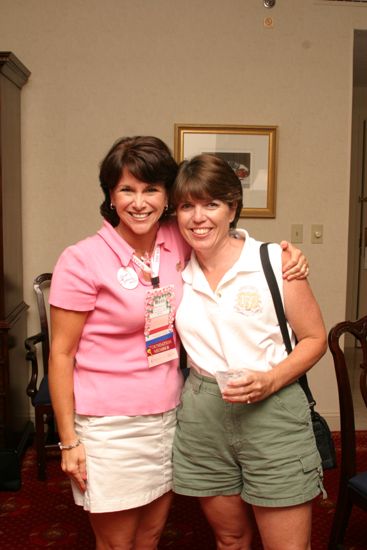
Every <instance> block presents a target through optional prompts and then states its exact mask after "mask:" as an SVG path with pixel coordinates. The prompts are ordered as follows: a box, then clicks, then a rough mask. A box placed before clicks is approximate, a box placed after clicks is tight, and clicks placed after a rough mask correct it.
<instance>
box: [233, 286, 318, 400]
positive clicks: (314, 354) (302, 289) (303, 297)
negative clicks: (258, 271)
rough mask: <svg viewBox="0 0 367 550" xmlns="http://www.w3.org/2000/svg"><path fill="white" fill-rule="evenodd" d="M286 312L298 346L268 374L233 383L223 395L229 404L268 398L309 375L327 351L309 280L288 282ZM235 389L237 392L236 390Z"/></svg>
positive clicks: (263, 373) (258, 374)
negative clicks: (307, 373)
mask: <svg viewBox="0 0 367 550" xmlns="http://www.w3.org/2000/svg"><path fill="white" fill-rule="evenodd" d="M283 288H284V303H285V313H286V317H287V319H288V322H289V324H290V325H291V327H292V329H293V331H294V332H295V334H296V336H297V340H298V344H297V345H296V347H295V348H294V350H293V351H292V353H291V354H290V355H288V356H287V357H286V358H285V359H284V360H283V361H281V362H280V363H279V364H278V365H277V366H276V367H275V368H273V369H271V370H270V371H268V372H255V371H254V373H253V374H252V373H251V375H250V376H248V378H247V379H246V380H242V381H241V379H239V380H238V381H233V382H231V383H230V385H231V389H228V390H226V392H225V394H223V396H224V397H225V398H226V399H227V400H228V401H236V402H247V401H248V400H249V399H250V400H251V401H260V400H262V399H265V398H266V397H268V396H269V395H271V394H272V393H274V392H276V391H278V390H279V389H280V388H283V387H284V386H287V385H288V384H291V383H292V382H294V381H295V380H297V379H298V378H299V377H300V376H302V374H304V373H305V372H307V371H308V370H309V369H310V368H311V367H312V366H313V365H314V364H315V363H316V362H317V361H318V360H319V359H320V358H321V357H322V356H323V355H324V353H325V351H326V331H325V326H324V322H323V319H322V316H321V312H320V308H319V306H318V304H317V302H316V300H315V298H314V296H313V293H312V291H311V288H310V286H309V284H308V282H307V281H306V280H293V281H291V282H290V281H284V287H283ZM232 387H233V389H232Z"/></svg>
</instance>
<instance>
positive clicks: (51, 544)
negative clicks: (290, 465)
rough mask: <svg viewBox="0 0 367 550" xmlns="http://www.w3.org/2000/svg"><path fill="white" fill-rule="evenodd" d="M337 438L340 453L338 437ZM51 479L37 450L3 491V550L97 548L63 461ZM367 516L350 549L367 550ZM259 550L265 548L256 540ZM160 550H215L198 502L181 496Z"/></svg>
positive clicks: (325, 530) (321, 526) (317, 534)
mask: <svg viewBox="0 0 367 550" xmlns="http://www.w3.org/2000/svg"><path fill="white" fill-rule="evenodd" d="M334 435H335V437H334V438H335V442H336V445H337V449H338V447H339V437H338V434H334ZM358 455H359V457H360V460H361V463H360V468H361V469H363V470H367V432H360V433H359V452H358ZM48 474H49V477H48V480H47V481H38V480H37V478H36V461H35V453H34V450H33V449H28V450H27V451H26V453H25V456H24V459H23V464H22V488H21V489H20V490H19V491H17V492H5V491H4V492H0V548H1V549H2V550H37V549H38V550H41V549H42V548H51V549H55V548H56V549H57V548H59V549H61V550H62V549H64V550H66V549H68V550H93V549H94V548H95V546H94V537H93V534H92V532H91V529H90V527H89V523H88V518H87V515H86V514H85V513H84V512H83V511H82V510H80V509H79V507H76V506H75V505H74V502H73V499H72V496H71V490H70V487H69V482H68V480H67V479H66V478H65V476H64V475H63V473H62V472H61V470H60V468H59V460H58V457H57V456H55V458H54V459H51V460H49V461H48ZM337 484H338V470H337V469H335V470H327V471H326V472H325V487H326V490H327V492H328V499H327V500H322V498H321V497H320V498H318V499H316V500H315V502H314V514H313V530H312V550H326V549H327V541H328V536H329V530H330V526H331V522H332V518H333V513H334V505H335V498H336V494H337ZM366 520H367V516H366V514H365V513H364V512H362V511H360V510H359V509H357V508H354V509H353V512H352V517H351V520H350V522H349V527H348V532H347V537H346V540H345V550H366V549H367V529H366ZM253 548H254V550H261V549H262V546H261V543H260V542H259V539H258V538H257V539H256V541H255V543H254V546H253ZM159 549H160V550H189V549H190V550H215V544H214V539H213V536H212V534H211V531H210V529H209V527H208V525H207V523H206V521H205V519H204V518H203V516H202V513H201V511H200V508H199V506H198V503H197V501H196V500H195V499H192V498H188V497H181V496H176V497H175V500H174V504H173V507H172V510H171V513H170V515H169V518H168V521H167V525H166V528H165V531H164V534H163V536H162V539H161V542H160V544H159Z"/></svg>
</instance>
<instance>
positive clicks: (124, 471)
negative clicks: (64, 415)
mask: <svg viewBox="0 0 367 550" xmlns="http://www.w3.org/2000/svg"><path fill="white" fill-rule="evenodd" d="M175 427H176V410H171V411H168V412H165V413H161V414H152V415H146V416H82V415H78V414H76V415H75V428H76V432H77V434H78V437H79V438H80V439H81V441H82V443H83V444H84V446H85V450H86V463H87V465H86V467H87V490H86V492H85V493H83V492H82V491H80V490H79V489H78V487H76V485H75V484H74V483H72V489H73V495H74V500H75V503H76V504H78V505H79V506H83V508H84V510H87V511H89V512H92V513H101V512H117V511H120V510H128V509H130V508H137V507H139V506H144V505H145V504H148V503H149V502H152V501H153V500H155V499H157V498H159V497H160V496H162V495H163V494H164V493H167V492H168V491H170V490H171V489H172V442H173V436H174V431H175Z"/></svg>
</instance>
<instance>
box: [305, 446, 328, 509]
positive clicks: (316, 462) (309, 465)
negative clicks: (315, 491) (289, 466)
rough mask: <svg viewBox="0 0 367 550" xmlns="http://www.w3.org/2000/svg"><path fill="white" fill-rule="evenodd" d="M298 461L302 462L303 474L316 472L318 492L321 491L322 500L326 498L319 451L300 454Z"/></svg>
mask: <svg viewBox="0 0 367 550" xmlns="http://www.w3.org/2000/svg"><path fill="white" fill-rule="evenodd" d="M300 461H301V464H302V469H303V472H304V474H309V473H310V472H312V471H316V472H317V477H318V481H317V485H318V487H319V489H320V492H321V493H322V498H323V500H325V499H327V492H326V491H325V487H324V483H323V481H324V473H323V471H322V466H321V464H320V462H321V459H320V455H319V453H318V452H316V453H312V454H311V455H308V456H301V457H300Z"/></svg>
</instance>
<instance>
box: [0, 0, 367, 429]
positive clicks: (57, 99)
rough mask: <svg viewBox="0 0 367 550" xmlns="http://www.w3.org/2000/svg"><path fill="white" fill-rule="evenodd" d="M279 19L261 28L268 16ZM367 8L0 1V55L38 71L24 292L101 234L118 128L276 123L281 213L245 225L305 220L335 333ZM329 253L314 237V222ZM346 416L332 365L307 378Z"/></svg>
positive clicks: (258, 231)
mask: <svg viewBox="0 0 367 550" xmlns="http://www.w3.org/2000/svg"><path fill="white" fill-rule="evenodd" d="M269 15H271V16H272V17H273V21H274V26H273V28H271V29H267V28H264V24H263V20H264V18H265V17H266V16H269ZM356 28H358V29H366V28H367V9H366V7H365V6H363V5H361V6H353V5H350V6H345V5H343V4H342V3H340V4H339V3H338V5H330V4H328V5H325V4H324V5H323V4H322V2H318V1H316V0H278V2H277V5H276V7H275V8H274V9H272V10H266V9H265V8H264V7H263V3H262V1H261V0H228V1H227V2H223V1H222V0H220V1H219V0H202V1H201V2H197V1H196V0H185V1H178V0H129V1H128V0H103V1H102V0H63V1H62V2H61V1H59V0H0V49H1V50H3V51H12V52H14V53H15V55H17V57H18V58H19V59H20V60H21V61H22V62H23V63H24V64H25V65H26V66H27V67H28V68H29V69H30V70H31V72H32V75H31V77H30V80H29V82H28V83H27V85H26V86H25V87H24V89H23V92H22V115H23V119H22V132H23V134H22V136H23V166H22V173H23V213H24V215H23V223H24V225H23V231H24V275H25V299H26V301H27V302H28V303H29V304H30V306H31V308H30V313H29V330H30V332H31V331H33V330H35V329H36V313H35V301H34V298H33V295H32V290H31V281H32V279H33V277H34V276H35V275H36V274H38V273H40V272H42V271H47V270H52V268H53V265H54V262H55V260H56V258H57V257H58V255H59V253H60V252H61V250H62V249H63V248H64V247H65V246H67V245H68V244H70V243H72V242H74V241H76V240H78V239H80V238H82V237H83V236H85V235H86V234H90V233H92V232H94V231H95V230H96V228H98V226H99V224H100V217H99V214H98V207H99V202H100V200H101V194H100V192H99V189H98V181H97V174H98V163H99V161H100V159H101V158H102V156H103V155H104V153H105V152H106V150H107V148H108V147H109V146H110V145H111V143H112V142H113V141H114V140H115V138H117V137H119V136H121V135H129V134H138V133H144V134H149V133H151V134H155V135H158V136H159V137H161V138H162V139H163V140H165V141H166V142H167V143H168V144H169V145H170V146H171V147H172V146H173V125H174V123H175V122H181V123H202V124H211V123H212V124H214V123H218V124H255V125H257V124H265V125H278V126H279V154H278V189H277V216H276V219H274V220H246V222H245V223H244V224H243V225H245V226H246V227H247V228H248V229H249V230H250V232H251V233H252V234H253V235H254V236H256V237H258V238H260V239H266V240H276V241H277V240H280V239H281V238H287V239H289V238H290V226H291V224H292V223H301V224H303V225H304V236H305V240H304V243H303V245H302V248H303V250H304V251H305V253H306V254H307V256H308V257H309V260H310V263H311V266H312V275H311V277H310V280H311V283H312V286H313V288H314V291H315V294H316V296H317V298H318V300H319V302H320V305H321V307H322V310H323V312H324V316H325V321H326V324H327V327H328V328H330V326H331V325H332V324H334V323H335V322H337V321H339V320H342V319H343V318H344V312H345V303H346V274H347V231H348V210H349V207H348V201H349V174H350V141H351V112H352V52H353V30H354V29H356ZM312 223H322V224H323V225H324V244H322V245H311V244H310V225H311V224H312ZM311 381H312V386H313V389H314V393H315V395H316V398H317V399H318V402H319V409H320V410H322V411H323V412H324V413H325V414H327V415H328V417H329V418H331V419H332V418H334V417H335V418H336V417H337V410H338V407H337V397H336V385H335V381H334V373H333V369H332V363H331V359H330V356H329V355H328V356H327V357H325V359H323V360H322V361H321V362H320V364H319V365H318V366H317V367H316V368H315V369H314V371H313V372H312V374H311Z"/></svg>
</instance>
